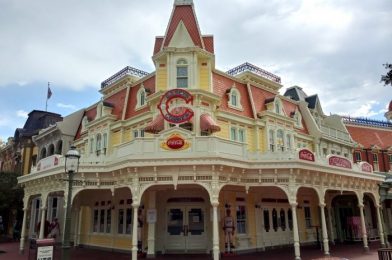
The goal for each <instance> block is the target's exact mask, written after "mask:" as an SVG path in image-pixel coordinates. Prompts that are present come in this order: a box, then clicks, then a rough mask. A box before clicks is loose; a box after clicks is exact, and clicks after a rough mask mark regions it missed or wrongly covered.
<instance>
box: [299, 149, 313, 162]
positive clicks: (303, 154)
mask: <svg viewBox="0 0 392 260" xmlns="http://www.w3.org/2000/svg"><path fill="white" fill-rule="evenodd" d="M298 157H299V159H301V160H305V161H310V162H314V154H313V153H312V152H311V151H309V150H308V149H302V150H300V151H299V152H298Z"/></svg>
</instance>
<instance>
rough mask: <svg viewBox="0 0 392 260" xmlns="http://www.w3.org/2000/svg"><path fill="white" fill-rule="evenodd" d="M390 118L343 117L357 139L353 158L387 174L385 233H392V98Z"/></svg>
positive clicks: (383, 190) (382, 196)
mask: <svg viewBox="0 0 392 260" xmlns="http://www.w3.org/2000/svg"><path fill="white" fill-rule="evenodd" d="M385 117H386V119H387V121H380V120H370V119H363V118H351V117H343V121H344V123H345V125H346V127H347V130H348V131H349V133H350V135H351V137H352V138H353V140H354V141H355V147H354V151H353V160H354V162H355V163H359V164H363V163H364V162H365V164H369V165H370V166H371V167H372V168H373V171H374V172H377V173H379V174H382V175H385V176H386V181H385V182H384V183H383V184H382V185H380V200H381V203H382V207H383V213H384V214H383V217H384V221H385V233H386V235H391V234H392V211H391V207H392V206H391V201H392V192H390V188H391V184H392V183H391V179H390V178H391V176H392V175H391V174H392V101H391V102H390V103H389V106H388V111H387V112H386V113H385Z"/></svg>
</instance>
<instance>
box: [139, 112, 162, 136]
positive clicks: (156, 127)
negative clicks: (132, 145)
mask: <svg viewBox="0 0 392 260" xmlns="http://www.w3.org/2000/svg"><path fill="white" fill-rule="evenodd" d="M164 128H165V124H164V119H163V116H162V115H161V113H159V114H158V115H157V117H156V118H155V119H154V120H152V121H151V122H150V123H149V124H148V125H147V126H146V127H145V128H144V131H145V132H147V133H152V134H157V133H159V132H160V131H162V130H163V129H164Z"/></svg>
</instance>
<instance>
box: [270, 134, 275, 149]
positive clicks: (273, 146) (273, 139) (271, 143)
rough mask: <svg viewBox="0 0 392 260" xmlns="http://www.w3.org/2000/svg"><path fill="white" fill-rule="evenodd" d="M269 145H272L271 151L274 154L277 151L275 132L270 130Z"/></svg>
mask: <svg viewBox="0 0 392 260" xmlns="http://www.w3.org/2000/svg"><path fill="white" fill-rule="evenodd" d="M269 145H270V151H271V152H274V151H275V131H274V130H272V129H271V130H269Z"/></svg>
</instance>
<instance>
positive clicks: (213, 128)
mask: <svg viewBox="0 0 392 260" xmlns="http://www.w3.org/2000/svg"><path fill="white" fill-rule="evenodd" d="M200 130H201V131H210V132H211V133H214V132H218V131H220V130H221V128H220V126H219V125H218V124H217V123H216V122H215V121H214V119H213V118H212V117H211V116H210V115H209V114H202V115H201V116H200Z"/></svg>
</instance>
